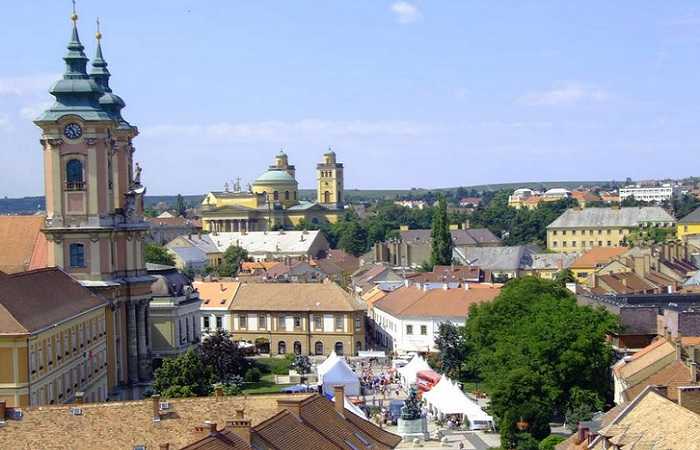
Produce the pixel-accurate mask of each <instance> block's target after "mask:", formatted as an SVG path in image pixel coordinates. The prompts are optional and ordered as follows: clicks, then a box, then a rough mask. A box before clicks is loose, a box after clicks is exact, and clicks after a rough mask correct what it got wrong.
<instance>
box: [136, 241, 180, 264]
mask: <svg viewBox="0 0 700 450" xmlns="http://www.w3.org/2000/svg"><path fill="white" fill-rule="evenodd" d="M143 252H144V259H145V261H146V262H147V263H151V264H162V265H165V266H174V265H175V258H173V255H171V254H170V253H169V252H168V250H167V249H166V248H165V247H163V246H161V245H158V244H153V243H149V244H146V246H145V247H144V250H143Z"/></svg>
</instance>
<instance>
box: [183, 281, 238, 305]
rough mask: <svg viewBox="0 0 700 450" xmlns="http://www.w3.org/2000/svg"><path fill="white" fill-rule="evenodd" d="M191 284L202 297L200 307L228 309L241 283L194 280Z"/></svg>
mask: <svg viewBox="0 0 700 450" xmlns="http://www.w3.org/2000/svg"><path fill="white" fill-rule="evenodd" d="M192 286H193V287H194V288H195V289H197V291H199V298H200V299H202V304H201V306H200V308H205V309H207V308H216V309H228V308H229V307H230V306H231V302H232V301H233V298H234V297H235V296H236V292H238V289H239V287H240V286H241V283H239V282H237V281H195V282H194V283H192Z"/></svg>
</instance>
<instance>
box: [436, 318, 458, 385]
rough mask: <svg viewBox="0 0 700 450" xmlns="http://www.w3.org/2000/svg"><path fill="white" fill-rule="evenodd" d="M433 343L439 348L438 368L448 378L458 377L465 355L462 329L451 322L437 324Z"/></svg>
mask: <svg viewBox="0 0 700 450" xmlns="http://www.w3.org/2000/svg"><path fill="white" fill-rule="evenodd" d="M435 345H436V346H437V348H438V350H440V353H439V357H440V368H441V369H442V371H443V372H444V373H445V374H447V376H449V377H450V378H459V377H460V373H461V367H462V363H463V362H464V357H465V346H464V336H463V335H462V331H461V330H460V329H459V328H458V327H457V326H456V325H454V324H453V323H451V322H442V323H441V324H440V325H439V326H438V332H437V335H436V336H435Z"/></svg>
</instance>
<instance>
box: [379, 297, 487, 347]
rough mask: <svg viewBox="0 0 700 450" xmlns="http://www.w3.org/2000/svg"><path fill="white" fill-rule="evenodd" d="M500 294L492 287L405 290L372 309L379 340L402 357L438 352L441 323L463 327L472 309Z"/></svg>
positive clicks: (383, 299)
mask: <svg viewBox="0 0 700 450" xmlns="http://www.w3.org/2000/svg"><path fill="white" fill-rule="evenodd" d="M499 293H500V288H498V287H492V286H490V285H489V286H486V285H467V287H466V288H465V287H461V286H460V287H450V286H448V285H445V286H440V287H435V286H434V285H432V284H415V285H410V286H404V287H401V288H399V289H397V290H395V291H393V292H391V293H389V294H388V295H387V296H386V297H384V298H382V299H381V300H379V301H377V302H376V303H374V305H373V306H372V311H371V318H372V319H373V321H374V333H375V336H374V337H375V340H376V342H378V343H379V344H380V345H382V346H384V347H385V348H386V349H387V350H389V351H395V352H397V353H399V354H403V353H408V352H431V351H435V350H437V348H436V347H435V335H436V334H437V332H438V328H439V327H440V324H441V323H443V322H450V323H453V324H455V325H458V326H463V325H464V321H465V320H466V317H467V314H468V313H469V307H470V306H471V305H473V304H476V303H482V302H488V301H491V300H493V299H494V298H495V297H496V296H497V295H498V294H499Z"/></svg>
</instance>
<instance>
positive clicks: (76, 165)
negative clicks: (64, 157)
mask: <svg viewBox="0 0 700 450" xmlns="http://www.w3.org/2000/svg"><path fill="white" fill-rule="evenodd" d="M84 187H85V181H84V179H83V162H82V161H81V160H79V159H71V160H69V161H68V162H67V163H66V189H68V190H71V191H79V190H82V189H83V188H84Z"/></svg>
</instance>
